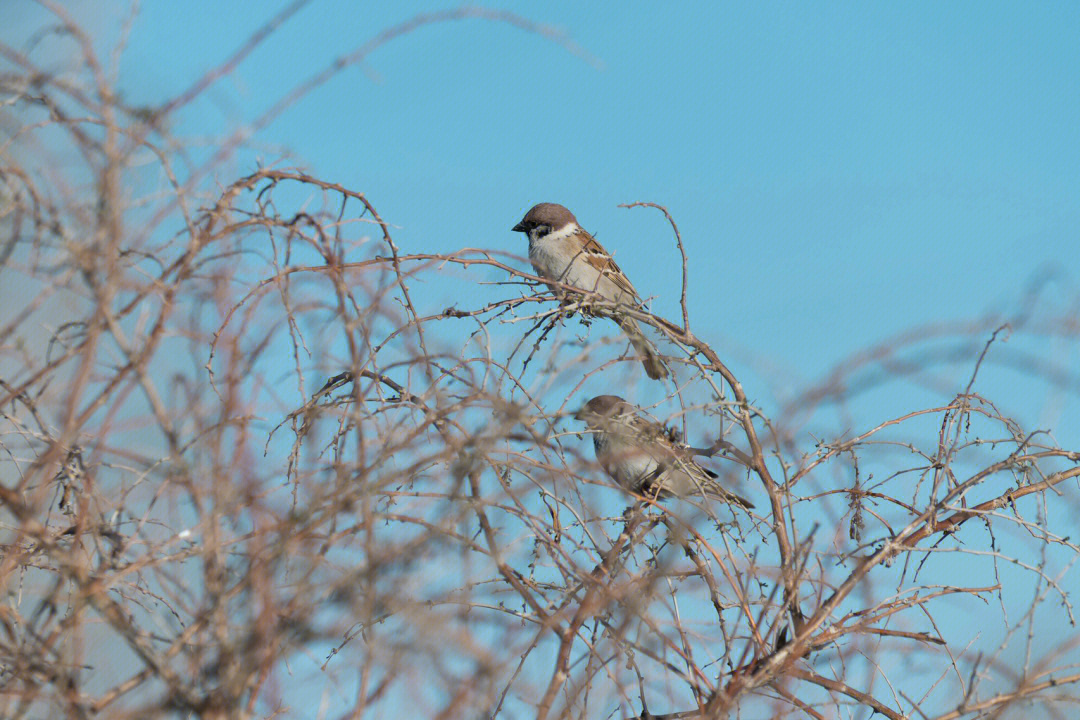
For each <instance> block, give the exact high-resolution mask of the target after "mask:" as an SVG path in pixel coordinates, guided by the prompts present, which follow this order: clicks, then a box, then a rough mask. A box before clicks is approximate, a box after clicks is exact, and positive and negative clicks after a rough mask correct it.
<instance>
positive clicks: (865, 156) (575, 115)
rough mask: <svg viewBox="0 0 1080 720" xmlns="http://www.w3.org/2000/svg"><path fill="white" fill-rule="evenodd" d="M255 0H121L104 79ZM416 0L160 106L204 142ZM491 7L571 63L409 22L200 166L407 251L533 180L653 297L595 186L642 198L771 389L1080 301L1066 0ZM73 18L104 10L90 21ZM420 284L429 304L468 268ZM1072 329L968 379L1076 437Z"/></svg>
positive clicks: (919, 396) (671, 266) (130, 75)
mask: <svg viewBox="0 0 1080 720" xmlns="http://www.w3.org/2000/svg"><path fill="white" fill-rule="evenodd" d="M282 6H283V3H278V2H273V3H271V2H265V3H257V4H256V3H219V2H207V1H205V0H188V1H187V2H182V3H180V2H165V1H163V0H153V1H149V2H145V3H144V4H143V6H142V8H141V11H140V15H139V18H138V20H137V21H136V23H135V25H134V28H133V31H132V35H131V38H130V42H129V47H128V50H127V52H126V54H125V55H124V60H123V63H122V66H121V68H122V72H121V82H120V86H121V87H122V88H123V90H124V93H125V97H126V98H127V100H128V101H129V102H132V103H135V104H146V105H153V104H157V103H161V102H163V101H165V100H167V99H169V98H171V97H172V96H174V95H175V94H177V93H179V92H180V91H182V90H183V89H185V88H186V87H187V86H188V85H189V84H190V83H191V81H192V80H193V79H194V78H195V77H198V76H199V75H200V74H201V73H203V72H205V71H207V70H209V69H210V68H212V67H214V66H216V65H217V64H218V63H220V62H221V61H222V60H224V59H225V58H226V57H227V56H228V55H230V54H231V53H232V52H233V51H234V50H235V49H236V48H237V47H238V46H239V44H240V43H241V42H242V41H243V40H244V39H245V38H246V37H247V36H248V35H249V34H250V33H251V32H252V31H253V30H255V29H256V28H257V27H258V26H259V25H261V24H262V23H263V22H265V21H266V20H267V19H268V18H269V17H271V16H272V15H273V14H274V13H275V12H277V9H278V8H280V7H282ZM75 7H76V9H77V11H80V12H85V13H86V16H87V17H89V16H91V15H94V14H96V13H97V12H98V11H99V8H98V7H97V6H96V4H93V5H91V4H87V5H77V6H75ZM444 7H446V6H445V5H442V4H432V3H420V2H398V3H363V4H361V3H350V2H336V3H335V2H319V1H316V2H312V3H311V4H310V5H309V6H307V7H306V8H304V9H303V10H301V11H300V12H299V13H298V14H297V15H296V16H295V17H293V18H292V19H290V20H289V21H288V22H287V23H286V24H285V25H284V26H283V27H282V28H280V29H279V30H278V32H277V33H276V34H275V35H273V36H272V37H271V38H270V39H269V40H267V41H266V42H265V43H264V44H263V45H262V46H260V47H259V48H258V49H257V50H256V51H255V52H254V53H253V54H252V56H251V57H250V58H248V59H247V60H246V61H245V62H244V63H243V64H242V65H241V66H240V67H239V68H238V69H237V70H236V71H235V72H234V73H233V74H231V75H230V76H229V77H227V78H225V79H223V80H221V81H219V82H218V83H217V84H216V85H214V87H212V88H211V89H210V90H209V91H208V92H207V93H206V94H205V95H204V96H203V98H201V99H200V100H199V101H197V102H196V103H194V104H193V105H191V106H190V107H188V108H187V109H186V110H184V111H183V112H182V113H181V114H180V116H179V118H178V124H177V126H176V128H175V129H176V130H177V132H179V133H180V134H182V135H185V136H188V137H196V136H205V137H208V138H213V137H219V136H220V135H222V134H223V133H227V132H229V131H231V130H232V129H233V128H235V127H236V126H237V125H242V124H244V123H246V122H250V121H252V120H253V119H255V118H257V117H259V116H260V115H261V114H262V113H263V112H264V111H265V110H266V109H267V108H268V107H270V106H271V105H273V104H274V103H275V102H276V101H277V100H278V99H280V98H281V97H282V95H283V94H285V93H287V92H288V91H289V90H290V89H291V88H293V87H294V86H296V85H297V84H298V83H301V82H303V81H304V80H305V79H306V78H307V77H309V76H310V75H312V74H313V73H315V72H317V71H318V70H320V69H321V68H323V67H324V66H325V65H326V64H327V63H329V62H330V61H331V60H332V59H333V58H334V57H336V56H339V55H342V54H346V53H348V52H350V51H352V50H354V49H355V48H356V47H358V46H359V45H361V44H362V43H364V42H365V41H367V40H368V39H370V38H371V37H373V36H375V35H376V34H377V33H379V32H380V31H382V30H384V29H386V28H387V27H390V26H392V25H394V24H396V23H398V22H401V21H403V20H406V19H408V18H409V17H411V16H412V15H414V14H415V13H417V12H424V11H430V10H435V9H443V8H444ZM491 7H497V8H504V9H509V10H513V11H515V12H517V13H520V14H521V15H523V16H525V17H527V18H529V19H531V20H535V21H537V22H540V23H545V24H550V25H554V26H557V27H559V28H562V29H563V30H565V31H566V32H567V33H568V34H569V35H570V36H571V37H572V38H573V39H574V40H575V41H576V42H577V43H578V44H579V45H580V46H581V47H583V48H584V50H585V51H586V52H587V53H588V55H589V57H588V58H583V57H581V56H578V55H574V54H572V53H570V52H568V51H567V50H566V49H565V48H563V47H561V46H560V45H558V44H556V43H554V42H551V41H550V40H547V39H545V38H542V37H540V36H537V35H535V34H530V33H527V32H525V31H523V30H521V29H519V28H516V27H512V26H510V25H506V24H501V23H493V22H486V21H481V20H468V21H462V22H454V23H449V24H440V25H434V26H430V27H424V28H421V29H419V30H417V31H416V32H414V33H412V34H409V35H407V36H404V37H401V38H399V39H397V40H395V41H393V42H391V43H390V44H388V45H386V46H385V47H382V48H380V49H378V50H377V51H376V52H374V53H373V54H372V55H371V56H370V57H369V58H368V60H367V62H366V64H365V66H364V67H363V68H358V67H353V68H349V69H346V70H344V71H343V72H341V73H340V74H338V75H337V76H335V77H334V78H333V79H332V80H331V81H329V82H328V83H327V84H326V85H324V86H322V87H321V88H319V89H317V90H316V91H314V92H313V93H311V94H310V95H309V96H307V97H305V98H303V99H302V100H301V101H300V102H298V103H296V104H295V105H294V106H292V107H291V108H289V109H288V110H287V111H286V112H285V113H284V114H283V115H282V116H281V117H279V118H278V119H277V120H275V121H274V122H273V123H272V124H271V125H270V126H269V127H267V128H265V129H264V130H262V131H261V132H259V134H258V135H257V136H256V138H255V139H254V141H253V145H254V146H255V147H256V148H257V152H256V153H246V154H244V155H243V156H241V157H239V158H238V159H237V161H236V164H235V166H233V167H232V168H231V169H226V170H225V171H224V174H223V176H222V180H223V181H225V182H227V181H229V180H231V179H232V178H233V177H234V176H235V175H238V174H243V173H246V172H249V171H250V170H251V169H253V167H254V162H255V158H256V156H258V157H259V158H261V160H262V161H263V162H265V163H268V164H269V163H274V162H279V161H280V160H281V158H282V157H283V156H284V157H288V158H289V160H288V161H287V162H288V164H296V165H300V166H303V167H305V168H308V169H310V170H311V171H312V173H313V174H316V175H318V176H320V177H322V178H324V179H327V180H330V181H334V182H339V183H341V184H343V185H345V186H348V187H350V188H354V189H357V190H361V191H363V192H365V193H366V194H367V195H368V197H369V199H370V200H371V201H372V202H373V203H374V204H375V205H376V207H378V208H379V210H380V212H381V213H382V215H383V217H385V218H386V219H387V220H388V221H390V222H391V223H393V224H394V225H395V226H397V227H398V230H397V231H396V233H395V239H396V240H397V242H398V244H399V246H401V248H402V250H403V251H405V252H423V251H437V252H439V251H450V250H455V249H458V248H461V247H464V246H473V247H494V248H502V249H506V250H510V251H514V252H518V253H521V254H524V252H525V244H524V240H523V238H522V236H521V235H518V234H515V233H511V232H510V230H509V229H510V227H511V226H513V225H514V224H515V223H516V222H517V221H518V220H519V219H520V218H521V216H522V214H523V213H524V212H525V210H527V209H528V208H529V207H530V206H531V205H533V204H534V203H536V202H540V201H554V202H560V203H563V204H565V205H567V206H568V207H569V208H570V209H571V210H573V211H574V212H575V213H576V215H577V217H578V219H579V220H580V222H581V223H582V225H584V226H585V227H586V228H587V229H589V230H590V231H592V232H594V233H595V234H596V235H597V236H598V237H599V239H600V240H601V242H602V243H603V244H604V245H605V246H606V247H607V248H608V249H609V250H611V251H613V252H614V254H615V256H616V258H617V260H618V262H619V264H620V265H621V266H622V268H623V269H624V270H625V271H626V272H627V274H628V275H629V276H630V278H631V279H632V280H633V281H634V283H635V285H636V286H637V288H638V290H639V291H640V292H641V294H643V295H645V296H655V298H656V299H655V300H654V303H653V308H654V310H656V311H657V312H659V313H660V314H663V315H666V316H669V317H677V315H678V298H679V278H680V264H679V259H678V254H677V252H676V250H675V247H674V243H673V241H672V239H671V235H670V232H669V230H668V227H667V225H666V223H665V222H664V220H663V218H662V216H660V215H659V214H658V213H655V212H654V211H651V210H643V209H635V210H626V209H620V208H618V207H617V206H618V205H619V204H620V203H628V202H634V201H652V202H657V203H661V204H664V205H666V206H667V207H668V208H669V209H670V210H671V212H672V213H673V215H674V216H675V218H676V220H677V222H678V224H679V227H680V229H681V231H682V235H683V239H684V242H685V243H686V248H687V252H688V253H689V255H690V257H691V258H692V263H691V267H690V288H689V305H690V313H691V324H692V327H693V329H694V331H695V333H696V334H697V335H699V336H701V337H703V338H705V339H707V340H709V341H710V342H711V343H712V344H713V346H714V347H715V348H716V349H717V350H718V351H719V352H720V353H721V355H722V356H723V357H725V358H728V359H730V361H731V365H732V367H733V368H734V369H735V370H736V372H737V373H738V374H739V375H740V377H741V378H742V379H743V381H744V385H745V386H746V389H747V392H748V394H749V395H750V396H751V398H754V399H755V400H758V401H760V402H762V404H763V405H765V406H766V407H768V408H772V409H775V408H777V407H779V406H780V403H781V402H782V401H783V400H784V399H786V398H788V397H790V396H791V395H792V394H794V393H796V392H797V391H799V390H800V389H802V388H804V387H806V386H807V385H808V384H810V383H813V382H815V381H818V380H820V379H821V378H822V376H823V375H824V374H825V373H827V372H828V371H829V369H830V368H832V367H833V366H834V365H836V364H837V363H841V362H843V361H844V360H845V359H847V358H849V357H850V356H851V355H852V354H853V353H855V352H857V351H859V350H861V349H864V348H867V347H870V346H874V345H877V344H879V343H882V342H884V341H886V340H887V339H888V338H890V337H893V336H894V335H897V334H899V333H902V332H905V331H909V330H911V329H912V328H918V327H921V326H925V325H928V324H935V323H943V322H952V321H965V320H974V319H977V318H980V317H985V316H987V315H990V314H997V315H1000V316H1001V317H1002V318H1007V317H1010V316H1013V315H1014V314H1016V313H1018V312H1020V311H1021V309H1022V308H1023V307H1024V303H1023V298H1024V296H1025V293H1028V292H1029V291H1030V290H1031V289H1032V288H1038V289H1039V294H1038V300H1037V302H1036V304H1035V307H1036V312H1035V313H1034V315H1033V317H1034V318H1036V320H1038V319H1042V320H1043V321H1046V322H1053V319H1054V318H1058V317H1061V316H1067V315H1069V314H1070V313H1071V317H1072V318H1076V317H1080V295H1078V293H1077V291H1076V284H1077V276H1078V273H1080V252H1078V249H1080V238H1078V237H1077V228H1078V227H1080V42H1078V38H1080V4H1075V3H1038V4H1034V3H1008V4H1006V3H987V2H980V3H936V2H926V3H902V4H901V3H740V4H734V3H650V4H646V3H630V4H620V5H619V6H618V9H616V5H614V4H611V3H608V4H600V3H581V2H553V3H545V4H542V5H541V4H536V3H524V2H521V3H513V2H508V3H493V4H492V5H491ZM28 22H29V21H28ZM96 22H100V23H101V28H102V32H103V33H104V34H105V35H108V34H109V32H113V30H111V29H109V28H111V27H112V19H111V18H99V19H98V20H97V21H96ZM103 45H104V43H103ZM436 292H441V293H443V294H444V297H441V298H428V300H429V301H430V304H431V306H433V307H439V308H441V307H445V306H446V305H448V304H450V303H451V302H452V301H457V302H459V303H460V304H461V305H467V304H468V302H469V293H472V292H476V290H475V289H474V288H473V287H472V286H469V285H466V286H465V287H458V288H449V287H446V288H439V289H438V290H436ZM477 297H479V295H478V296H477ZM988 335H989V331H987V332H985V333H982V334H978V335H976V336H975V339H974V341H973V344H972V346H971V347H970V348H967V350H966V354H963V355H962V356H961V357H960V358H959V359H958V361H957V362H954V363H951V364H946V365H944V366H942V367H941V368H940V369H939V370H938V371H937V372H935V373H934V375H933V377H932V378H922V380H921V381H920V382H918V383H908V382H906V381H905V382H893V383H889V384H887V385H886V386H885V387H882V388H880V389H878V390H876V391H874V392H871V393H868V394H867V395H866V396H865V397H863V398H860V399H859V400H858V401H857V402H855V403H853V404H852V406H851V407H850V408H849V410H850V412H851V418H850V422H851V425H850V426H849V427H850V428H851V429H853V430H861V429H866V428H868V427H872V426H873V425H876V424H877V423H878V422H881V421H884V420H886V419H889V418H890V417H893V416H895V415H899V414H902V413H904V412H907V411H910V410H914V409H917V408H919V407H925V406H927V405H929V404H931V403H934V402H938V401H946V400H949V399H951V397H952V396H953V395H954V394H955V393H956V392H958V391H959V390H961V389H962V388H963V386H964V384H965V383H966V381H967V379H968V376H969V375H970V373H971V368H972V364H973V362H974V359H975V357H976V356H977V354H978V350H979V349H981V345H982V343H983V342H984V340H985V338H986V337H988ZM1077 349H1078V348H1077V343H1076V342H1075V331H1074V334H1073V338H1072V339H1071V340H1068V341H1063V340H1060V339H1058V340H1053V339H1048V338H1047V335H1031V334H1024V333H1020V332H1018V333H1015V334H1014V335H1013V337H1012V338H1010V340H1009V341H1008V344H1007V346H1006V347H1005V348H1004V349H1002V351H1001V352H1002V353H1006V352H1012V353H1027V354H1028V355H1029V356H1031V357H1037V358H1040V359H1041V360H1044V361H1046V362H1047V363H1049V364H1051V365H1052V366H1053V367H1054V368H1056V369H1059V370H1061V371H1062V374H1063V376H1064V378H1065V379H1064V380H1063V381H1062V383H1061V384H1060V385H1050V384H1048V383H1045V382H1042V381H1038V380H1032V379H1031V378H1030V377H1026V376H1025V375H1024V373H1019V372H1017V371H1016V370H1012V369H1010V368H1009V367H1007V365H1006V364H1003V363H1000V362H997V361H996V360H995V359H994V358H997V357H1004V356H1005V355H1001V356H998V355H994V356H992V360H991V362H989V363H988V365H987V367H985V368H984V369H983V371H982V373H981V375H980V383H979V384H978V385H977V387H976V389H977V390H979V391H981V392H982V393H983V394H984V395H986V396H988V397H991V398H994V399H996V400H999V401H1000V402H1001V403H1002V408H1003V410H1004V411H1005V412H1007V413H1013V414H1016V415H1018V416H1019V418H1020V419H1021V420H1022V421H1023V422H1024V423H1027V424H1030V425H1031V426H1032V427H1035V426H1037V427H1042V428H1053V429H1054V431H1055V434H1056V437H1057V439H1058V440H1059V442H1061V443H1062V444H1063V445H1065V446H1067V447H1076V446H1077V445H1080V443H1078V442H1077V441H1076V438H1077V437H1080V411H1078V408H1077V402H1076V396H1077V391H1078V389H1080V380H1078V377H1077V374H1076V370H1075V368H1076V367H1077V366H1078V360H1080V354H1078V352H1077ZM995 352H996V351H995ZM829 427H830V428H832V429H833V430H834V431H836V430H838V428H837V426H836V425H835V423H834V424H832V425H829ZM800 440H801V441H805V443H806V444H807V445H809V444H811V443H812V439H811V438H809V436H807V437H803V438H800ZM828 479H829V478H828V477H826V478H824V481H827V480H828ZM1074 494H1075V493H1074ZM958 567H959V566H958ZM961 572H962V571H961ZM957 577H958V578H959V577H960V574H959V573H958V575H957Z"/></svg>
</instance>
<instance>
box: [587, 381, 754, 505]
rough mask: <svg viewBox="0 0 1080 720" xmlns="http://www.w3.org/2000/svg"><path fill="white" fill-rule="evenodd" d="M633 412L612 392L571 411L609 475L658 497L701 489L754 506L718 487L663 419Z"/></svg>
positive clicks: (688, 494)
mask: <svg viewBox="0 0 1080 720" xmlns="http://www.w3.org/2000/svg"><path fill="white" fill-rule="evenodd" d="M638 412H639V408H637V407H636V406H634V405H631V404H630V403H628V402H626V401H625V400H623V399H622V398H621V397H618V396H617V395H598V396H596V397H594V398H593V399H592V400H590V401H589V402H587V403H585V406H584V407H582V408H581V409H580V410H578V412H577V413H576V414H575V415H574V418H575V419H577V420H581V421H583V422H584V423H585V425H586V426H587V427H588V428H589V430H591V431H592V436H593V449H594V450H595V451H596V459H597V461H598V462H599V463H600V465H601V467H603V468H604V471H605V472H607V474H608V475H610V476H611V479H612V480H614V481H615V482H616V483H618V484H619V485H620V486H621V487H623V488H624V489H626V490H629V491H630V492H633V493H637V494H639V495H645V496H650V497H657V498H659V499H664V498H669V497H693V496H695V495H696V496H699V497H700V496H702V495H706V496H709V497H714V498H717V499H720V500H723V501H724V502H727V503H733V504H738V505H742V506H743V507H744V508H752V507H754V505H753V503H751V502H750V501H749V500H747V499H745V498H742V497H739V496H738V495H736V494H735V493H733V492H730V491H728V490H725V489H724V488H723V487H721V486H720V483H718V482H717V481H716V473H714V472H712V471H711V470H707V469H705V468H703V467H701V466H700V465H698V464H697V463H696V462H694V460H693V459H692V456H691V455H690V452H689V451H688V450H687V449H686V448H685V447H683V446H681V445H679V444H676V443H675V441H674V440H673V439H672V433H671V432H670V431H669V430H668V429H667V428H666V427H664V425H662V424H661V423H658V422H652V421H650V420H646V419H645V418H643V417H641V416H640V415H639V414H638Z"/></svg>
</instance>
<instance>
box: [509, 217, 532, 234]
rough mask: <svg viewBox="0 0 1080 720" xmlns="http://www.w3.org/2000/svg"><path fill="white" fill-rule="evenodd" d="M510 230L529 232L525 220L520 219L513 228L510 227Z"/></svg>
mask: <svg viewBox="0 0 1080 720" xmlns="http://www.w3.org/2000/svg"><path fill="white" fill-rule="evenodd" d="M510 232H529V228H527V227H525V221H524V220H522V221H521V222H519V223H518V224H517V225H515V226H514V227H513V228H511V230H510Z"/></svg>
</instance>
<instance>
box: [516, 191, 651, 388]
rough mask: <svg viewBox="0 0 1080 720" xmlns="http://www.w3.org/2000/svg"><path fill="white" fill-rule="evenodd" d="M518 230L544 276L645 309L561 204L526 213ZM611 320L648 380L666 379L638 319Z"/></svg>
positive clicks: (558, 292)
mask: <svg viewBox="0 0 1080 720" xmlns="http://www.w3.org/2000/svg"><path fill="white" fill-rule="evenodd" d="M513 229H514V232H523V233H525V235H527V236H528V238H529V260H530V261H531V262H532V266H533V268H534V269H535V270H536V274H537V275H539V276H540V277H542V278H544V279H547V280H555V281H556V282H561V283H565V284H566V285H571V286H573V287H576V288H578V289H579V290H584V291H585V292H591V293H596V294H597V295H599V296H600V297H601V298H603V299H604V300H607V301H609V302H612V303H621V304H624V305H628V306H630V307H634V308H637V307H638V306H639V305H640V300H639V299H638V294H637V291H636V290H634V286H633V285H631V284H630V281H629V280H627V279H626V276H625V275H623V272H622V270H620V269H619V266H618V265H616V264H615V261H614V260H612V259H611V256H610V255H608V253H607V251H606V250H604V248H602V247H600V243H598V242H596V240H595V239H594V238H593V236H592V235H590V234H589V233H587V232H585V230H583V229H582V227H581V226H580V225H578V224H577V218H575V217H574V215H573V213H571V212H570V211H569V210H567V209H566V208H564V207H563V206H562V205H556V204H555V203H540V204H539V205H536V206H534V207H533V209H532V210H529V212H527V213H525V217H524V218H522V220H521V222H519V223H518V224H517V225H515V226H514V228H513ZM549 287H551V289H552V291H553V292H554V293H555V295H556V296H560V299H561V296H564V295H565V294H566V291H565V289H564V288H560V287H554V286H550V285H549ZM612 317H613V319H614V320H615V321H616V322H617V323H619V327H621V328H622V331H623V332H624V333H626V337H627V338H629V339H630V343H631V344H632V345H633V346H634V349H635V350H636V351H637V354H638V355H639V356H640V357H641V364H642V365H644V366H645V372H646V373H648V375H649V377H651V378H652V379H653V380H658V379H660V378H664V377H667V375H668V369H667V366H665V365H664V363H663V362H662V361H661V360H660V357H659V356H658V355H657V354H656V348H654V347H653V346H652V343H650V342H649V341H648V340H647V339H646V338H645V336H644V335H643V334H642V333H641V327H640V326H639V325H638V324H637V323H636V322H634V320H633V318H628V317H620V316H618V314H613V315H612Z"/></svg>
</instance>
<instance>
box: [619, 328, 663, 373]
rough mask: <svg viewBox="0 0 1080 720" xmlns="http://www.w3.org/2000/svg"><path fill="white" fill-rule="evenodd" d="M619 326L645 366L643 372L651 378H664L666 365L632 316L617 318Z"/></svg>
mask: <svg viewBox="0 0 1080 720" xmlns="http://www.w3.org/2000/svg"><path fill="white" fill-rule="evenodd" d="M619 327H621V328H622V331H623V332H624V333H626V337H627V338H628V339H629V340H630V344H631V345H633V346H634V350H635V351H636V352H637V354H638V357H639V358H641V364H642V365H644V366H645V374H646V375H648V376H649V377H650V378H652V379H653V380H662V379H664V378H666V377H667V376H668V374H669V371H668V368H667V365H665V364H664V361H663V360H661V359H660V355H659V354H658V353H657V352H656V348H655V347H653V344H652V343H651V342H649V339H648V338H646V337H645V335H643V334H642V332H641V327H640V326H639V325H638V324H637V322H635V321H634V319H633V318H622V319H621V320H619Z"/></svg>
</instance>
